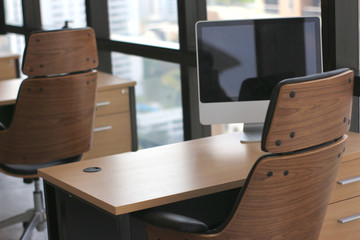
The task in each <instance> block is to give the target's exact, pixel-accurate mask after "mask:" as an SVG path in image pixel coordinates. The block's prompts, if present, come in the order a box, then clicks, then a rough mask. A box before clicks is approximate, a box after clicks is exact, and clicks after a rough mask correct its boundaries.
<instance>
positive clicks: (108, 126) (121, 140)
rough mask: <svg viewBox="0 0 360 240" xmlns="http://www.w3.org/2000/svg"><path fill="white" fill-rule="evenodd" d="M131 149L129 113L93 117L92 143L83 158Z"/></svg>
mask: <svg viewBox="0 0 360 240" xmlns="http://www.w3.org/2000/svg"><path fill="white" fill-rule="evenodd" d="M128 151H131V122H130V113H129V112H126V113H117V114H111V115H106V116H99V117H96V118H95V128H94V136H93V144H92V147H91V150H90V151H89V152H87V153H86V154H85V159H90V158H95V157H101V156H107V155H112V154H117V153H122V152H128Z"/></svg>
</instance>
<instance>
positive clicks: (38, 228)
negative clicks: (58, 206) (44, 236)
mask: <svg viewBox="0 0 360 240" xmlns="http://www.w3.org/2000/svg"><path fill="white" fill-rule="evenodd" d="M45 228H46V222H42V223H40V224H39V225H37V227H36V230H38V231H39V232H42V231H44V230H45Z"/></svg>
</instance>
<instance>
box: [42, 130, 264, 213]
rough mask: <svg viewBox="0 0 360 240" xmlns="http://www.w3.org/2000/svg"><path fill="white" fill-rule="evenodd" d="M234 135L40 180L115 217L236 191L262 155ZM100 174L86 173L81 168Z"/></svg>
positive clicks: (100, 161) (76, 166)
mask: <svg viewBox="0 0 360 240" xmlns="http://www.w3.org/2000/svg"><path fill="white" fill-rule="evenodd" d="M240 137H241V134H240V133H235V134H229V135H219V136H216V137H208V138H202V139H197V140H192V141H187V142H181V143H176V144H168V145H164V146H160V147H154V148H148V149H143V150H139V151H137V152H127V153H122V154H116V155H112V156H107V157H101V158H95V159H90V160H86V161H82V162H78V163H72V164H66V165H62V166H57V167H50V168H46V169H40V170H39V174H40V176H41V177H42V178H44V179H45V180H46V181H49V182H50V183H52V184H55V185H56V186H59V187H60V188H62V189H65V190H66V191H68V192H70V193H72V194H75V195H76V196H78V197H80V198H83V199H85V200H86V201H88V202H90V203H92V204H95V205H96V206H98V207H100V208H102V209H104V210H106V211H108V212H110V213H112V214H115V215H119V214H124V213H129V212H134V211H137V210H142V209H146V208H150V207H155V206H160V205H164V204H167V203H172V202H176V201H181V200H185V199H189V198H193V197H198V196H202V195H206V194H211V193H215V192H219V191H223V190H228V189H232V188H236V187H239V186H242V184H243V183H244V180H245V179H246V177H247V175H248V173H249V170H250V169H251V167H252V165H253V164H254V162H255V161H256V159H257V158H258V157H259V156H261V155H262V151H261V149H260V146H259V144H257V143H250V144H241V143H240ZM90 166H98V167H101V168H102V171H101V172H99V173H96V174H87V173H84V172H83V169H84V168H86V167H90Z"/></svg>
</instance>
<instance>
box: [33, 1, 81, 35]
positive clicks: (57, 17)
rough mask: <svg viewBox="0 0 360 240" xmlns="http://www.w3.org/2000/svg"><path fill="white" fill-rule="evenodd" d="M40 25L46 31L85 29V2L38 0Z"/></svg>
mask: <svg viewBox="0 0 360 240" xmlns="http://www.w3.org/2000/svg"><path fill="white" fill-rule="evenodd" d="M40 8H41V22H42V23H41V24H42V27H43V28H44V29H46V30H51V29H60V28H62V27H64V25H65V21H69V25H68V27H71V28H81V27H86V25H87V24H86V9H85V0H52V1H49V0H40Z"/></svg>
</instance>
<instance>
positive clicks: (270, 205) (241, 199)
mask: <svg viewBox="0 0 360 240" xmlns="http://www.w3.org/2000/svg"><path fill="white" fill-rule="evenodd" d="M352 93H353V72H352V71H350V70H348V69H340V70H334V71H330V72H326V73H321V74H315V75H310V76H306V77H300V78H293V79H287V80H283V81H281V82H280V83H279V84H278V85H277V86H276V87H275V88H274V90H273V92H272V97H271V100H270V105H269V108H268V112H267V116H266V120H265V123H264V130H263V135H262V141H261V148H262V150H263V151H265V152H270V153H268V154H265V155H263V156H262V157H260V158H259V159H258V160H257V161H256V162H255V164H254V165H253V167H252V170H251V172H250V173H249V175H248V177H247V179H246V181H245V183H244V185H243V187H242V188H241V190H240V191H239V194H238V196H237V198H236V200H235V201H234V203H233V208H232V209H231V210H230V211H229V213H228V215H227V216H226V217H224V219H218V220H221V221H220V223H219V224H218V225H216V226H212V227H210V226H209V225H208V224H207V223H206V220H207V219H205V220H203V219H199V218H197V216H196V213H194V214H193V215H191V216H190V215H182V214H181V213H179V212H178V211H172V210H171V207H169V206H167V207H164V208H162V207H156V208H152V209H148V210H143V211H139V212H136V213H134V214H133V216H134V217H136V218H137V219H139V220H141V221H144V222H145V223H146V228H147V234H148V239H149V240H155V239H156V240H166V239H172V240H180V239H181V240H185V239H186V240H203V239H208V240H209V239H216V240H220V239H221V240H222V239H224V240H225V239H226V240H230V239H234V240H235V239H236V240H241V239H244V240H245V239H246V240H255V239H256V240H258V239H262V240H266V239H277V240H280V239H283V240H289V239H291V240H298V239H304V240H305V239H306V240H310V239H318V236H319V233H320V230H321V226H322V222H323V220H324V217H325V213H326V210H327V205H328V203H329V198H330V194H331V191H332V188H333V184H334V183H335V177H336V174H337V170H338V166H339V163H340V159H341V157H342V155H343V152H344V150H345V142H346V139H347V135H346V134H345V133H346V132H347V131H348V129H349V126H350V116H351V105H352ZM187 201H189V202H191V200H187ZM173 206H175V205H173ZM216 208H217V206H216V205H215V206H212V207H211V208H209V209H208V211H209V212H211V211H213V210H214V209H216ZM164 209H166V210H164Z"/></svg>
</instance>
